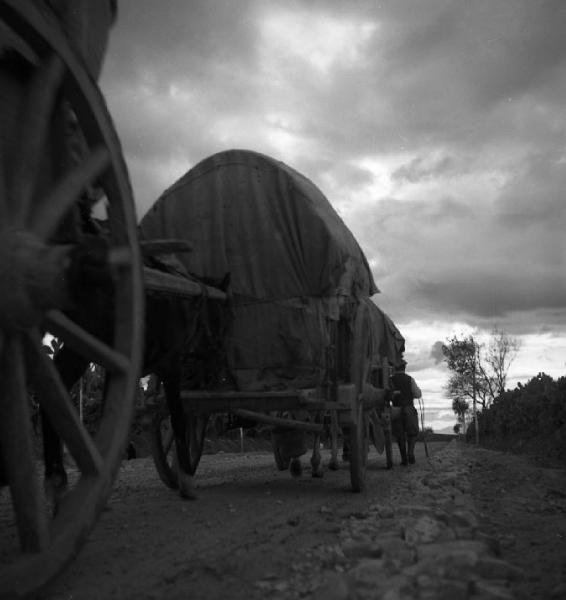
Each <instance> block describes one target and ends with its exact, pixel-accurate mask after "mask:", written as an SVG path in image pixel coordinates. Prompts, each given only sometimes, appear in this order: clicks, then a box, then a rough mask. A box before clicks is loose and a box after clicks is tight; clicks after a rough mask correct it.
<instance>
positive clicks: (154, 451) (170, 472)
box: [151, 410, 178, 490]
mask: <svg viewBox="0 0 566 600" xmlns="http://www.w3.org/2000/svg"><path fill="white" fill-rule="evenodd" d="M176 452H177V450H176V446H175V437H174V436H173V428H172V427H171V417H170V415H169V411H167V410H160V411H158V412H156V413H155V415H154V416H153V418H152V420H151V456H152V458H153V464H154V465H155V469H156V470H157V474H158V475H159V478H160V479H161V481H163V483H164V484H165V485H166V486H167V487H169V488H171V489H173V490H176V489H177V487H178V485H177V455H176Z"/></svg>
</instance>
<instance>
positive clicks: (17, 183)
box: [0, 0, 143, 597]
mask: <svg viewBox="0 0 566 600" xmlns="http://www.w3.org/2000/svg"><path fill="white" fill-rule="evenodd" d="M0 19H1V21H2V22H1V23H0V34H1V37H0V45H1V48H0V55H1V56H2V60H1V61H0V89H1V97H0V100H1V101H2V106H1V110H0V119H1V123H0V125H1V126H0V290H1V293H0V381H2V394H1V397H0V464H1V465H2V468H0V471H2V470H3V471H4V476H5V479H6V480H7V483H8V485H9V490H10V494H9V495H8V494H6V493H2V490H0V531H2V537H1V538H0V597H5V596H6V597H21V596H24V595H26V594H29V593H31V592H32V591H33V590H35V589H37V588H39V587H41V586H42V585H44V584H45V583H46V582H47V581H48V580H49V579H50V578H51V577H53V575H54V574H56V573H57V572H58V571H59V570H61V568H62V567H63V566H64V565H65V564H66V563H67V562H68V561H69V560H70V559H71V558H72V556H73V555H74V553H75V552H76V551H77V550H78V548H79V547H80V544H81V542H82V541H83V540H84V539H85V538H86V536H87V534H88V532H89V531H90V529H91V528H92V526H93V525H94V523H95V521H96V519H97V517H98V514H99V512H100V511H101V509H102V508H103V506H104V504H105V503H106V500H107V498H108V496H109V494H110V492H111V487H112V483H113V480H114V478H115V475H116V473H117V470H118V467H119V464H120V459H121V456H122V454H123V452H124V449H125V445H126V438H127V434H128V430H129V424H130V420H131V415H132V408H133V399H134V397H135V393H136V390H137V382H138V375H139V367H140V360H141V347H142V323H143V306H142V302H143V290H142V279H141V264H140V257H139V249H138V244H137V229H136V217H135V210H134V204H133V200H132V196H131V190H130V184H129V180H128V174H127V170H126V167H125V164H124V161H123V159H122V155H121V151H120V145H119V142H118V139H117V136H116V134H115V131H114V128H113V126H112V123H111V120H110V117H109V116H108V113H107V110H106V107H105V104H104V101H103V99H102V96H101V94H100V92H99V91H98V88H97V87H96V85H95V84H94V83H93V82H92V81H91V78H90V77H89V75H88V74H87V72H86V71H85V69H84V68H83V66H82V63H81V62H80V61H79V60H77V58H76V56H75V55H74V53H73V52H72V51H71V49H70V48H69V46H68V44H67V42H66V40H65V37H64V36H63V35H62V33H61V32H60V31H59V29H58V27H57V26H56V25H55V24H50V23H48V22H47V21H46V20H45V17H43V16H42V15H41V14H40V13H39V12H38V11H37V10H36V8H35V7H34V5H33V4H32V3H31V2H26V1H24V0H0ZM63 104H64V106H65V108H64V109H63V108H62V106H63ZM63 110H64V111H66V112H65V114H66V115H67V116H68V117H69V116H71V115H72V118H73V119H74V121H73V123H72V125H73V126H74V127H76V129H77V130H80V132H81V135H82V137H83V138H84V139H83V141H82V142H81V144H82V146H83V147H84V149H85V153H82V152H81V153H80V156H81V157H82V158H78V159H77V160H76V161H75V162H74V163H73V164H70V163H67V164H66V165H62V164H58V165H56V168H54V165H53V164H52V163H51V162H50V161H48V158H51V157H52V156H54V155H55V153H56V152H57V149H58V148H59V149H60V147H61V145H62V139H61V137H62V136H61V135H59V136H57V132H59V133H60V132H61V129H60V128H57V122H59V125H61V124H62V121H61V115H62V114H63ZM10 113H11V114H10ZM58 119H59V121H57V120H58ZM67 124H69V123H68V122H67ZM75 139H76V138H75ZM55 170H56V171H57V173H58V174H57V176H56V177H55V178H54V176H53V175H54V172H55ZM53 181H54V184H53V185H50V182H53ZM87 187H89V188H95V189H96V190H97V191H98V192H99V193H100V194H103V195H104V196H105V197H106V200H107V204H108V217H109V219H108V227H109V230H110V231H109V237H110V241H109V249H108V252H105V253H104V257H103V258H102V259H101V258H100V257H98V258H96V259H95V260H94V262H91V263H90V266H89V267H87V266H85V265H86V263H88V261H86V263H85V262H84V261H81V260H78V259H77V258H76V257H77V256H78V255H79V254H81V248H82V243H83V241H84V239H85V236H84V230H83V227H82V225H81V224H80V223H82V221H81V219H84V218H85V215H84V211H85V207H87V206H88V204H86V203H85V201H84V197H85V195H86V193H85V189H86V188H87ZM73 223H75V225H74V226H73V225H72V224H73ZM63 232H64V233H65V239H64V240H63V235H62V233H63ZM67 234H68V235H67ZM56 239H57V240H59V241H58V242H56V241H55V240H56ZM83 254H84V253H83ZM89 258H91V257H89ZM93 268H94V271H96V273H97V274H98V276H102V278H103V280H104V283H101V284H100V285H104V286H106V287H105V289H107V290H108V292H109V294H110V298H111V300H110V302H111V305H112V307H113V317H112V318H111V320H110V322H109V323H108V324H107V325H108V327H107V328H108V333H109V338H108V339H110V341H109V342H108V341H105V340H106V337H105V338H104V340H103V339H101V337H99V336H97V335H93V334H92V333H90V332H89V329H91V328H90V326H87V325H85V323H84V322H83V320H79V319H75V318H73V317H70V316H69V314H73V313H70V312H69V311H67V309H68V308H69V307H73V302H74V301H75V302H76V297H75V296H74V291H76V290H77V289H79V290H84V289H85V286H88V285H90V284H93V279H92V278H93V277H94V276H95V274H93V270H92V269H93ZM93 289H99V288H96V286H95V285H93ZM74 308H75V309H77V310H76V311H75V314H77V313H80V312H81V306H76V305H75V306H74ZM91 317H92V318H93V319H94V320H96V319H99V318H100V316H99V315H91ZM45 331H48V332H50V333H51V334H52V335H53V336H55V337H56V338H58V339H59V340H60V341H62V342H63V343H64V345H65V346H68V347H69V348H73V349H75V350H76V351H77V352H78V353H79V354H81V355H82V356H83V357H84V358H85V359H86V360H87V361H89V362H92V363H96V364H98V365H101V366H102V367H104V369H105V371H106V386H105V391H104V407H103V410H102V415H101V417H100V420H99V422H98V426H97V431H96V433H94V434H93V433H91V432H90V431H89V430H87V428H86V427H85V426H84V425H83V424H82V423H81V421H80V419H79V417H78V413H77V411H76V410H75V407H74V406H73V402H72V401H71V397H70V395H69V393H68V392H67V390H66V388H65V386H64V385H63V382H62V379H61V377H60V375H59V374H58V372H57V371H56V369H55V368H54V364H53V361H52V360H51V359H50V358H49V357H48V356H47V354H46V353H45V351H44V349H43V347H42V340H43V334H44V332H45ZM32 396H33V397H34V398H35V399H36V400H38V401H39V402H40V403H41V406H42V408H43V409H44V410H45V411H46V413H47V415H48V416H49V419H50V421H51V422H52V424H53V426H54V427H55V429H56V430H57V432H58V433H59V435H60V436H61V438H62V439H63V441H64V443H65V445H66V447H67V449H68V451H69V454H70V456H71V457H72V460H73V463H74V464H73V466H72V468H71V473H70V484H71V485H70V489H69V492H68V493H67V494H66V496H65V497H64V498H63V500H62V502H61V504H60V505H59V508H58V512H57V514H56V516H55V517H52V516H51V514H50V512H49V511H48V510H47V508H46V505H45V498H44V492H43V486H42V484H41V465H40V464H38V463H37V461H36V457H37V456H39V455H38V453H37V450H38V448H37V445H38V444H37V439H36V438H35V436H34V434H33V432H32V427H31V421H30V404H31V401H30V397H32ZM0 475H1V473H0Z"/></svg>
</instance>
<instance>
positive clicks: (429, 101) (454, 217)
mask: <svg viewBox="0 0 566 600" xmlns="http://www.w3.org/2000/svg"><path fill="white" fill-rule="evenodd" d="M564 31H566V4H565V3H563V2H561V1H558V0H557V1H540V2H539V1H537V2H531V1H530V0H523V1H521V0H500V1H498V2H497V3H494V2H492V1H491V0H476V1H474V2H459V1H457V0H426V1H419V2H415V1H414V0H395V1H384V2H380V3H377V2H375V1H374V0H367V1H360V2H355V3H345V2H339V1H337V0H336V1H330V0H316V1H314V0H313V1H312V2H311V1H309V2H307V1H306V0H303V1H299V0H295V1H292V2H289V3H280V2H276V1H274V0H263V1H255V0H239V1H238V2H235V1H229V0H209V1H202V2H186V1H183V0H167V1H165V2H158V1H157V0H121V2H120V14H119V21H118V24H117V26H116V28H115V30H114V34H113V37H112V39H111V46H110V50H109V53H108V57H107V63H106V68H105V71H104V76H103V79H102V87H103V91H104V92H105V94H106V96H107V98H108V102H109V105H110V108H111V111H112V114H113V116H114V119H115V122H116V124H117V127H118V131H119V134H120V137H121V140H122V144H123V147H124V150H125V153H126V158H127V161H128V165H129V167H130V170H131V172H132V177H133V180H134V189H135V193H136V198H137V200H138V204H139V206H140V207H141V208H142V209H145V208H147V206H148V205H149V204H150V203H151V202H152V201H153V200H154V199H155V198H156V197H157V195H159V193H160V192H161V191H163V189H165V187H167V186H168V185H170V184H171V183H173V181H174V180H175V179H176V178H177V177H179V176H180V175H182V174H183V173H184V172H185V171H186V170H187V169H188V168H190V167H191V166H192V165H194V164H195V163H196V162H198V161H199V160H201V159H203V158H205V157H206V156H207V155H209V154H212V153H213V152H216V151H219V150H222V149H225V148H227V147H248V148H252V149H255V150H258V151H261V152H266V153H268V154H271V155H273V156H275V157H276V158H279V159H281V160H284V161H285V162H287V163H288V164H290V165H291V166H293V167H294V168H296V169H298V170H299V171H301V172H303V173H304V174H305V175H307V176H308V177H310V178H311V179H312V180H313V181H314V182H315V183H316V184H317V185H319V186H320V187H321V188H322V189H323V191H324V192H325V193H327V195H328V196H329V199H330V200H331V202H333V203H334V205H335V206H336V207H337V209H338V210H339V211H340V213H341V214H342V215H343V218H344V219H345V220H346V221H347V224H348V225H349V226H350V228H351V229H352V230H353V231H354V233H355V235H356V236H357V237H358V239H359V241H360V244H361V245H362V247H363V248H364V251H365V252H366V254H367V256H368V259H369V260H370V262H371V265H372V268H374V273H375V275H376V279H377V283H378V285H379V287H380V288H381V289H382V292H383V294H382V296H381V298H382V299H383V300H382V302H383V303H384V304H385V305H386V306H384V308H386V310H387V309H388V308H389V311H390V312H392V313H393V314H392V316H394V317H395V316H396V315H401V316H402V318H403V319H406V320H410V319H412V318H419V319H423V320H426V319H443V318H452V317H455V316H458V317H459V318H463V319H469V320H470V321H472V320H474V319H475V320H476V322H479V323H483V322H486V323H487V321H488V320H489V319H490V318H492V317H493V318H495V317H497V318H499V319H502V320H505V322H506V323H509V324H511V321H510V319H511V316H510V315H511V314H515V315H516V316H515V318H516V319H517V325H516V327H517V328H523V329H524V330H525V331H526V330H527V329H528V326H527V318H526V317H525V320H522V317H519V316H517V315H519V314H520V315H524V314H527V313H528V312H529V311H530V314H532V315H536V317H535V322H536V324H533V325H532V328H533V329H534V328H535V327H538V328H540V327H544V326H548V327H553V326H554V325H555V323H556V320H557V319H558V315H560V314H562V313H561V309H562V307H563V306H564V301H565V298H564V286H563V284H562V283H561V282H562V281H563V276H562V272H563V264H564V259H565V256H564V255H565V247H564V242H563V241H562V238H563V237H564V236H563V235H562V231H561V229H562V227H563V223H564V221H565V219H566V214H565V211H566V208H565V206H566V203H565V202H564V190H565V189H566V175H565V172H566V169H564V166H565V161H566V152H565V147H564V139H566V114H565V113H564V111H563V99H564V97H565V96H566V37H565V36H564ZM333 36H334V37H333ZM329 40H330V41H329ZM376 165H377V168H376V170H372V168H375V166H376ZM561 303H563V304H562V305H561Z"/></svg>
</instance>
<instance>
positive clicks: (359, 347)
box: [349, 303, 370, 492]
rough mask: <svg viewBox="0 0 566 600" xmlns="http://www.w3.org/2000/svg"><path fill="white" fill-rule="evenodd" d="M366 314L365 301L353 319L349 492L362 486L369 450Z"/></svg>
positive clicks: (356, 490)
mask: <svg viewBox="0 0 566 600" xmlns="http://www.w3.org/2000/svg"><path fill="white" fill-rule="evenodd" d="M369 327H370V322H369V313H368V308H367V306H366V305H365V303H360V304H359V305H358V308H357V310H356V315H355V319H354V332H353V338H352V344H351V353H350V381H351V383H354V384H355V389H356V394H355V398H354V399H353V401H352V405H351V409H350V419H349V420H350V424H349V431H350V480H351V484H352V491H354V492H361V491H362V490H363V489H364V487H365V476H366V465H367V455H368V450H369V443H368V439H369V419H368V415H367V411H364V406H363V393H362V392H363V387H364V383H365V381H366V378H367V373H368V360H369V358H368V352H367V350H368V343H369Z"/></svg>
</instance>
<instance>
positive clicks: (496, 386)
mask: <svg viewBox="0 0 566 600" xmlns="http://www.w3.org/2000/svg"><path fill="white" fill-rule="evenodd" d="M519 348H520V343H519V340H518V339H517V338H514V337H512V336H510V335H509V334H507V333H506V332H505V331H503V330H501V329H498V328H497V327H496V328H494V329H493V331H492V332H491V336H490V338H489V341H488V343H487V345H486V346H485V347H484V346H483V345H481V344H479V343H478V342H477V341H476V340H475V338H474V337H473V336H472V335H469V336H467V337H463V338H458V337H457V336H453V337H451V338H448V340H447V341H446V343H445V344H443V345H442V353H443V355H444V360H445V362H446V364H447V366H448V369H449V370H450V372H451V375H450V378H449V380H448V385H447V392H448V395H449V396H450V397H451V398H453V399H454V400H458V401H465V400H474V401H477V402H478V404H479V405H480V407H481V409H482V410H483V409H485V408H488V407H489V406H490V405H491V404H492V403H493V401H494V400H495V398H497V397H498V396H499V395H500V394H502V393H503V392H504V391H505V384H506V382H507V373H508V371H509V367H510V366H511V363H512V362H513V360H514V359H515V357H516V356H517V353H518V351H519ZM454 412H456V411H454ZM456 414H458V413H456Z"/></svg>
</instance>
